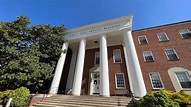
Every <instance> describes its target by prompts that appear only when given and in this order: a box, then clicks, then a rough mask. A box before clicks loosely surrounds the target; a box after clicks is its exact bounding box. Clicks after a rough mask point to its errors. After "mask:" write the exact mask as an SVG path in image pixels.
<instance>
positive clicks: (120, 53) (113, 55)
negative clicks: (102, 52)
mask: <svg viewBox="0 0 191 107" xmlns="http://www.w3.org/2000/svg"><path fill="white" fill-rule="evenodd" d="M114 51H119V52H120V54H119V55H120V58H121V61H120V62H116V61H115V54H114ZM113 63H122V57H121V50H120V49H115V50H113Z"/></svg>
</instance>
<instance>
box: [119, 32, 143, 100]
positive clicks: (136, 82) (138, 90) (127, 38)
mask: <svg viewBox="0 0 191 107" xmlns="http://www.w3.org/2000/svg"><path fill="white" fill-rule="evenodd" d="M123 39H124V45H125V47H126V53H127V60H128V64H129V69H130V74H131V76H132V82H133V89H134V95H135V96H136V97H143V96H144V95H145V94H146V88H145V83H144V80H143V76H142V72H141V68H140V65H139V60H138V57H137V53H136V50H135V46H134V42H133V37H132V34H131V31H124V35H123Z"/></svg>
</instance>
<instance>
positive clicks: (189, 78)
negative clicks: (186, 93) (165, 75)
mask: <svg viewBox="0 0 191 107" xmlns="http://www.w3.org/2000/svg"><path fill="white" fill-rule="evenodd" d="M177 72H183V73H185V74H186V77H187V78H188V80H189V81H191V77H189V74H188V72H187V71H175V72H174V75H175V77H176V79H177V81H178V84H179V85H180V87H181V89H183V90H187V89H191V88H182V85H181V84H180V81H179V79H178V77H177V75H176V73H177Z"/></svg>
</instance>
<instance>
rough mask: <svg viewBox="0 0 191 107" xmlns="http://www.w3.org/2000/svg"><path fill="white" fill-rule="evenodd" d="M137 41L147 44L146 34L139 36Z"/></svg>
mask: <svg viewBox="0 0 191 107" xmlns="http://www.w3.org/2000/svg"><path fill="white" fill-rule="evenodd" d="M139 42H140V44H147V39H146V36H139Z"/></svg>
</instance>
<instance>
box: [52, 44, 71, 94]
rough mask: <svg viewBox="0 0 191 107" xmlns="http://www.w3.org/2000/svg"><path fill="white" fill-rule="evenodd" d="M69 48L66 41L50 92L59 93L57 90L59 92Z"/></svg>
mask: <svg viewBox="0 0 191 107" xmlns="http://www.w3.org/2000/svg"><path fill="white" fill-rule="evenodd" d="M67 49H68V43H67V42H65V43H64V44H63V46H62V53H61V55H60V58H59V60H58V63H57V66H56V70H55V73H54V78H53V80H52V83H51V87H50V90H49V94H57V92H58V88H59V84H60V79H61V75H62V69H63V66H64V63H65V59H66V54H67Z"/></svg>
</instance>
